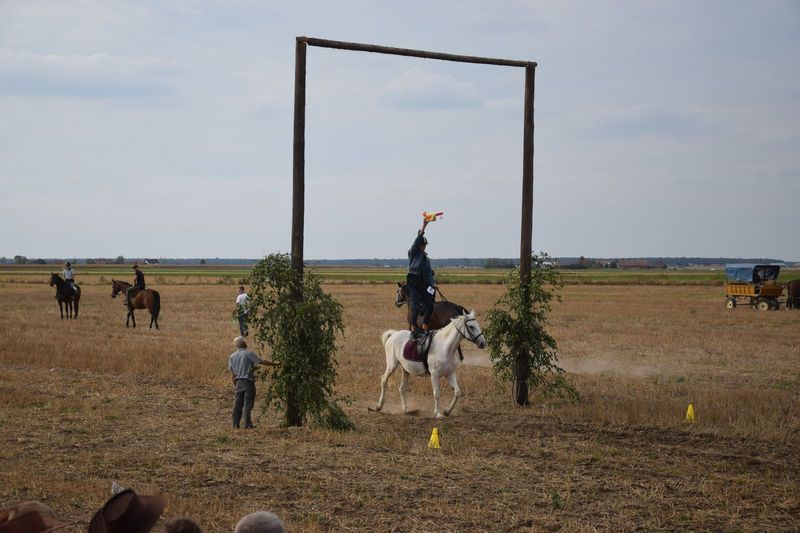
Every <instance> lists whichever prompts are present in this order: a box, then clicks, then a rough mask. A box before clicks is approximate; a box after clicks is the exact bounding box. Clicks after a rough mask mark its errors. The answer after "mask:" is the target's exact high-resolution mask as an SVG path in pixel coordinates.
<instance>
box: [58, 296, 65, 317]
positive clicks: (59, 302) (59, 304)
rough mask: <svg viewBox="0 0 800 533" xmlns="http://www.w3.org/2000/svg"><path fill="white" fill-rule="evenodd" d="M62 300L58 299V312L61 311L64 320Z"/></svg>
mask: <svg viewBox="0 0 800 533" xmlns="http://www.w3.org/2000/svg"><path fill="white" fill-rule="evenodd" d="M61 304H62V302H61V300H59V301H58V312H59V313H61V320H64V308H63V307H62V305H61Z"/></svg>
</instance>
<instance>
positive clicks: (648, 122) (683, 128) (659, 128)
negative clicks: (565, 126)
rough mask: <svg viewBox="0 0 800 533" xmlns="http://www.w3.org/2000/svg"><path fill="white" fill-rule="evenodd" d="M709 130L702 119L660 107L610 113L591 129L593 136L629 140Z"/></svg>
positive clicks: (643, 106)
mask: <svg viewBox="0 0 800 533" xmlns="http://www.w3.org/2000/svg"><path fill="white" fill-rule="evenodd" d="M705 128H706V126H705V124H704V122H703V119H702V117H701V116H699V115H697V114H695V113H691V112H689V111H686V110H682V109H673V108H670V107H668V106H665V105H663V104H660V103H644V104H637V105H633V106H629V107H624V108H616V109H609V110H607V111H604V112H603V113H602V114H600V115H599V116H597V117H596V118H595V119H594V120H593V121H592V123H591V124H590V126H589V130H590V134H591V135H592V136H600V137H616V138H628V137H638V136H642V135H668V136H675V135H684V134H690V133H696V132H700V131H702V130H704V129H705Z"/></svg>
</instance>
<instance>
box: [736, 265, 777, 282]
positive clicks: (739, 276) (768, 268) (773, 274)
mask: <svg viewBox="0 0 800 533" xmlns="http://www.w3.org/2000/svg"><path fill="white" fill-rule="evenodd" d="M780 271H781V266H780V265H754V264H751V263H739V264H734V265H725V276H727V278H728V279H729V280H730V281H740V282H743V283H760V282H762V281H772V280H776V279H778V274H779V273H780Z"/></svg>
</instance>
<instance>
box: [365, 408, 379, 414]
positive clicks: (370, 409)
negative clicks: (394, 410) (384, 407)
mask: <svg viewBox="0 0 800 533" xmlns="http://www.w3.org/2000/svg"><path fill="white" fill-rule="evenodd" d="M380 410H381V408H380V407H367V411H369V412H370V413H378V412H380Z"/></svg>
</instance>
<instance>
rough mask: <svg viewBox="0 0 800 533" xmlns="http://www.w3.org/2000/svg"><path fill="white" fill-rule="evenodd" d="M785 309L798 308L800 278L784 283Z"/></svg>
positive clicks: (799, 303)
mask: <svg viewBox="0 0 800 533" xmlns="http://www.w3.org/2000/svg"><path fill="white" fill-rule="evenodd" d="M786 309H800V279H793V280H792V281H790V282H789V283H787V284H786Z"/></svg>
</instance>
